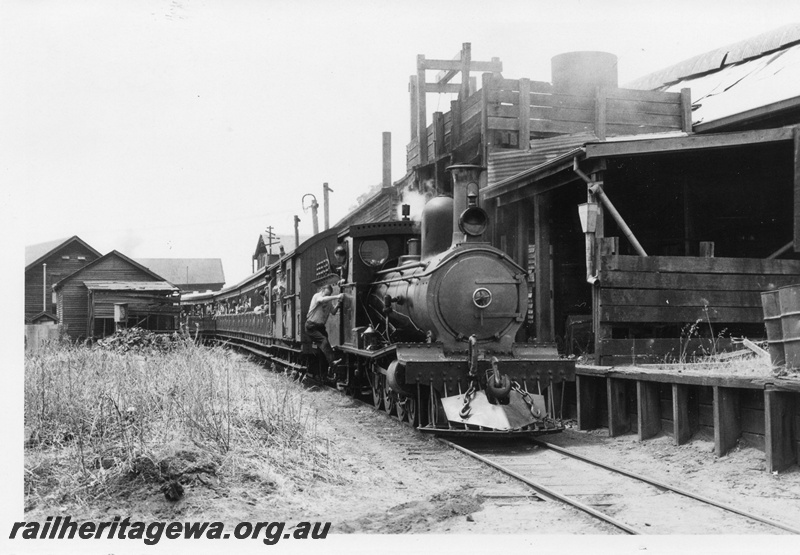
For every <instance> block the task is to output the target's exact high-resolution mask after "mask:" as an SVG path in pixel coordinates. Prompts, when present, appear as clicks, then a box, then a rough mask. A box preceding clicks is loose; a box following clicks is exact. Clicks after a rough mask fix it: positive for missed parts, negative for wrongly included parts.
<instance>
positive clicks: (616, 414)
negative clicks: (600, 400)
mask: <svg viewBox="0 0 800 555" xmlns="http://www.w3.org/2000/svg"><path fill="white" fill-rule="evenodd" d="M606 393H607V395H608V435H609V437H615V436H620V435H622V434H624V433H627V432H629V431H630V430H631V421H630V418H629V417H628V407H627V403H626V401H625V380H620V379H617V378H606Z"/></svg>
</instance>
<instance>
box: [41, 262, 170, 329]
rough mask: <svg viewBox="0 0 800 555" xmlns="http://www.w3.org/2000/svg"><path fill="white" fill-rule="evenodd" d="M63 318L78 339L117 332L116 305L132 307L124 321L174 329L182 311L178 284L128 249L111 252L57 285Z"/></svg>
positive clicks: (129, 308) (54, 288) (58, 302)
mask: <svg viewBox="0 0 800 555" xmlns="http://www.w3.org/2000/svg"><path fill="white" fill-rule="evenodd" d="M53 291H54V292H55V295H56V300H57V316H58V320H59V322H60V323H61V325H62V326H63V330H64V332H65V333H66V334H67V335H68V336H69V337H70V338H71V339H75V340H81V339H87V338H97V337H104V336H106V335H110V334H112V333H114V330H115V305H125V306H126V311H125V312H126V317H125V320H124V322H123V323H124V324H125V325H126V326H128V327H133V326H137V327H140V328H144V329H147V330H151V331H160V332H164V331H172V330H175V329H176V323H177V322H176V320H177V317H178V315H179V313H180V297H179V295H178V291H179V290H178V288H177V287H175V286H174V285H173V284H171V283H169V282H168V281H165V280H164V278H162V277H161V276H159V275H158V274H156V273H154V272H152V271H151V270H149V269H148V268H145V267H144V266H142V265H141V264H139V263H138V262H136V261H134V260H132V259H130V258H128V257H127V256H125V255H124V254H122V253H119V252H117V251H111V252H110V253H108V254H106V255H105V256H102V257H100V258H97V259H96V260H94V261H93V262H91V263H89V264H87V265H86V266H84V267H83V268H80V269H79V270H77V271H75V272H74V273H72V274H70V275H68V276H66V277H64V278H63V279H61V280H60V281H58V282H57V283H55V284H54V285H53Z"/></svg>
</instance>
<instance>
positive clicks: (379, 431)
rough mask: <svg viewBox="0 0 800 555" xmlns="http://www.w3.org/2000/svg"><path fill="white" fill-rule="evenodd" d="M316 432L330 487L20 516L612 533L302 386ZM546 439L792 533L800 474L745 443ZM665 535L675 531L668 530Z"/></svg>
mask: <svg viewBox="0 0 800 555" xmlns="http://www.w3.org/2000/svg"><path fill="white" fill-rule="evenodd" d="M308 394H309V398H310V400H311V402H313V404H314V405H315V406H316V407H317V409H318V416H319V427H320V431H321V432H322V433H323V434H324V435H326V436H327V437H328V438H329V441H330V450H331V453H332V455H333V457H335V458H336V459H337V460H338V465H339V468H340V478H341V480H340V481H339V483H329V482H322V481H320V482H315V483H313V484H311V485H310V486H305V487H299V486H296V485H293V484H291V483H280V484H278V483H274V482H271V481H263V480H259V479H258V478H257V477H253V476H249V477H248V476H245V477H239V478H238V479H227V478H225V477H220V476H216V475H214V473H213V471H212V472H200V471H194V474H193V475H192V479H191V480H189V482H188V483H187V484H186V486H185V492H184V495H183V497H182V498H181V499H180V500H178V501H176V502H172V501H168V500H167V499H166V498H165V496H164V494H163V492H162V491H160V489H159V486H158V485H157V484H153V483H149V484H148V483H141V482H131V483H130V484H129V485H128V486H127V487H122V488H119V489H118V490H117V491H115V492H114V493H113V495H109V496H101V497H99V498H96V499H94V500H91V501H90V502H85V503H83V504H75V503H59V502H58V500H51V503H50V504H47V505H44V504H40V505H37V506H29V507H27V508H26V519H28V520H33V519H36V518H40V519H44V517H46V516H51V515H59V514H69V515H71V517H72V518H73V519H76V518H78V519H94V520H100V519H109V518H113V516H115V515H119V516H120V517H122V518H124V517H126V516H127V517H131V518H132V519H140V520H145V521H147V520H156V519H158V520H171V519H177V520H195V521H197V520H220V521H223V522H226V523H232V524H234V523H238V522H242V521H266V520H268V521H276V520H285V521H289V522H291V521H330V522H332V528H331V533H333V534H337V533H338V534H342V533H367V534H370V533H378V534H397V533H415V534H420V533H436V534H455V533H457V534H474V533H477V534H569V535H572V534H579V535H580V534H618V533H619V531H618V530H616V529H614V528H612V527H610V526H608V525H605V524H602V523H598V522H596V521H595V520H594V519H592V518H590V517H588V516H586V515H584V514H583V513H581V512H579V511H577V510H575V509H572V508H569V507H565V506H562V505H560V504H558V503H554V502H550V501H545V500H543V499H541V498H540V497H538V496H537V495H536V494H535V493H534V492H533V491H532V490H531V489H530V488H529V487H527V486H525V485H522V484H520V483H518V482H516V481H514V480H512V479H510V478H505V477H501V476H498V474H497V473H496V472H495V471H493V470H492V469H489V468H488V467H486V466H484V465H482V464H481V463H479V462H477V461H474V460H472V459H470V458H467V457H466V456H464V455H462V454H460V453H458V452H456V451H454V450H451V449H449V448H448V447H446V446H444V445H442V444H440V443H439V442H437V441H435V440H434V439H432V438H430V437H428V436H425V435H422V434H420V433H418V432H415V431H413V430H411V429H410V428H408V427H406V426H403V425H402V424H400V423H399V422H397V421H395V420H392V419H389V418H387V417H385V416H384V415H382V414H379V413H376V412H375V411H374V410H373V409H371V408H367V407H364V406H363V405H361V404H358V403H355V402H354V401H353V400H352V399H349V398H347V397H345V396H344V395H342V394H340V393H339V392H336V391H332V390H323V389H318V388H316V387H310V388H309V390H308ZM547 439H548V440H549V441H552V442H553V443H557V444H559V445H562V446H565V447H570V448H574V449H576V450H577V451H579V452H580V453H582V454H585V455H587V456H590V457H593V458H597V459H600V460H604V461H607V462H610V463H612V464H617V465H620V466H623V467H624V468H626V469H628V470H630V471H632V472H637V473H640V474H644V475H648V476H651V477H654V478H656V479H659V480H663V481H665V482H669V483H674V484H676V485H679V486H681V487H684V488H687V489H692V490H693V491H695V492H697V493H700V494H702V495H705V496H708V497H711V498H714V499H717V500H719V501H722V502H726V503H730V504H735V505H737V506H742V507H743V508H746V509H748V510H751V511H754V512H756V513H759V514H761V515H763V516H766V517H770V518H774V519H776V520H780V521H782V522H785V523H787V524H790V525H795V526H798V525H800V470H798V469H797V467H793V469H792V470H790V471H787V472H785V473H782V474H778V475H771V474H768V473H766V472H765V471H764V465H765V457H764V454H763V453H762V452H760V451H758V450H756V449H753V448H751V447H748V446H746V445H744V444H742V445H741V446H740V448H737V449H736V450H734V451H733V452H731V453H730V454H729V455H728V456H726V457H723V458H721V459H717V458H716V457H715V456H714V453H713V442H712V441H711V440H710V438H695V439H694V440H693V441H691V442H690V443H689V444H687V445H684V446H680V447H675V446H674V445H673V444H672V439H671V438H669V437H666V436H659V437H656V438H654V439H651V440H648V441H646V442H643V443H641V442H638V441H637V440H636V438H635V436H634V435H626V436H622V437H618V438H608V437H607V433H606V432H605V431H604V430H598V431H593V432H577V431H575V430H574V429H572V430H568V431H567V432H565V433H563V434H560V435H555V436H548V438H547ZM675 533H680V531H678V530H676V531H675Z"/></svg>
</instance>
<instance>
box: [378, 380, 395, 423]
mask: <svg viewBox="0 0 800 555" xmlns="http://www.w3.org/2000/svg"><path fill="white" fill-rule="evenodd" d="M381 384H382V385H383V410H385V411H386V413H387V414H394V413H395V407H396V406H397V396H396V395H395V393H394V391H392V390H391V388H390V387H389V384H387V383H386V378H385V377H384V376H381Z"/></svg>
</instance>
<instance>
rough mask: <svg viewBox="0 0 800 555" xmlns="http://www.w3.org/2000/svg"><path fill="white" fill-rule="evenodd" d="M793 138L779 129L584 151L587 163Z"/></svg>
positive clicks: (789, 131)
mask: <svg viewBox="0 0 800 555" xmlns="http://www.w3.org/2000/svg"><path fill="white" fill-rule="evenodd" d="M793 136H794V135H793V130H792V128H790V127H782V128H779V129H758V130H754V131H742V132H738V133H717V134H714V135H689V136H687V137H670V138H665V139H642V140H632V141H618V142H605V143H588V144H587V145H586V146H585V149H586V159H587V160H590V159H593V158H606V157H609V156H633V155H636V154H654V153H658V152H680V151H686V150H705V149H711V148H726V147H732V146H746V145H751V144H764V143H773V142H779V141H789V140H792V139H793Z"/></svg>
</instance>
